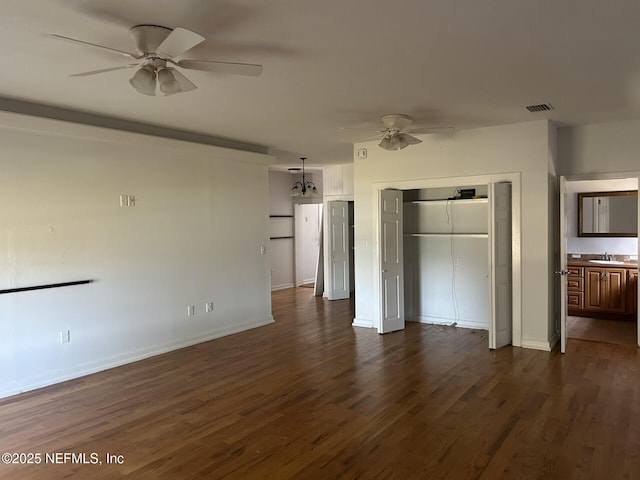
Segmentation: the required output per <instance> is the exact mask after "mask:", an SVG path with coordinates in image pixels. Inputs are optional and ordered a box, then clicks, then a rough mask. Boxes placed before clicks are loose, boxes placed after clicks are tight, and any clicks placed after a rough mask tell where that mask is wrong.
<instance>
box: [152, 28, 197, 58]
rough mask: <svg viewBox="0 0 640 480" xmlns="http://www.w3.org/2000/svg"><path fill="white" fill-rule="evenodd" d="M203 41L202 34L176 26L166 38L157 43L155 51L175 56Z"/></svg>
mask: <svg viewBox="0 0 640 480" xmlns="http://www.w3.org/2000/svg"><path fill="white" fill-rule="evenodd" d="M203 41H204V37H203V36H202V35H198V34H197V33H196V32H192V31H191V30H187V29H186V28H182V27H176V28H174V29H173V30H172V31H171V33H170V34H169V35H168V36H167V38H165V39H164V40H163V41H162V43H161V44H160V45H158V49H157V52H156V53H159V54H160V55H166V56H169V57H177V56H179V55H182V54H183V53H184V52H186V51H187V50H190V49H192V48H193V47H195V46H196V45H198V44H199V43H201V42H203Z"/></svg>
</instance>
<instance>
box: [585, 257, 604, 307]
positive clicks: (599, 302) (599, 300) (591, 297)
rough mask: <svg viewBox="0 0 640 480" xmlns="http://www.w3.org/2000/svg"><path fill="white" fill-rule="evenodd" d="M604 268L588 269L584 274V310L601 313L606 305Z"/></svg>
mask: <svg viewBox="0 0 640 480" xmlns="http://www.w3.org/2000/svg"><path fill="white" fill-rule="evenodd" d="M604 270H605V269H604V268H595V267H588V268H585V272H584V284H585V285H584V286H585V288H584V309H585V310H590V311H596V312H597V311H601V310H603V307H604V305H606V303H605V300H604V298H603V293H604V289H603V286H602V284H603V283H604Z"/></svg>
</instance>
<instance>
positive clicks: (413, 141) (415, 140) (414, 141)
mask: <svg viewBox="0 0 640 480" xmlns="http://www.w3.org/2000/svg"><path fill="white" fill-rule="evenodd" d="M400 135H401V136H402V138H404V139H405V140H406V141H407V143H408V144H409V145H417V144H418V143H422V140H420V139H419V138H416V137H412V136H411V135H409V134H408V133H401V134H400Z"/></svg>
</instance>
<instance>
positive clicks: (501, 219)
mask: <svg viewBox="0 0 640 480" xmlns="http://www.w3.org/2000/svg"><path fill="white" fill-rule="evenodd" d="M489 200H490V216H491V224H492V225H491V227H492V228H490V229H489V230H490V232H491V233H490V235H489V236H490V241H489V248H490V252H489V262H490V265H489V271H490V272H491V277H492V278H491V279H490V280H491V281H490V282H489V284H490V289H491V315H490V316H489V348H491V349H496V348H500V347H504V346H505V345H509V344H510V343H511V341H512V340H511V337H512V335H513V333H512V325H513V319H512V308H511V184H510V183H492V184H489Z"/></svg>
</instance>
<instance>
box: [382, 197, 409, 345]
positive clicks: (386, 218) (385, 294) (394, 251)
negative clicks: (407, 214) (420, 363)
mask: <svg viewBox="0 0 640 480" xmlns="http://www.w3.org/2000/svg"><path fill="white" fill-rule="evenodd" d="M402 240H403V237H402V192H401V191H399V190H381V191H380V269H381V271H380V290H381V292H380V299H381V301H380V328H379V330H378V332H379V333H388V332H393V331H396V330H403V329H404V272H403V260H402V245H403V241H402Z"/></svg>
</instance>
